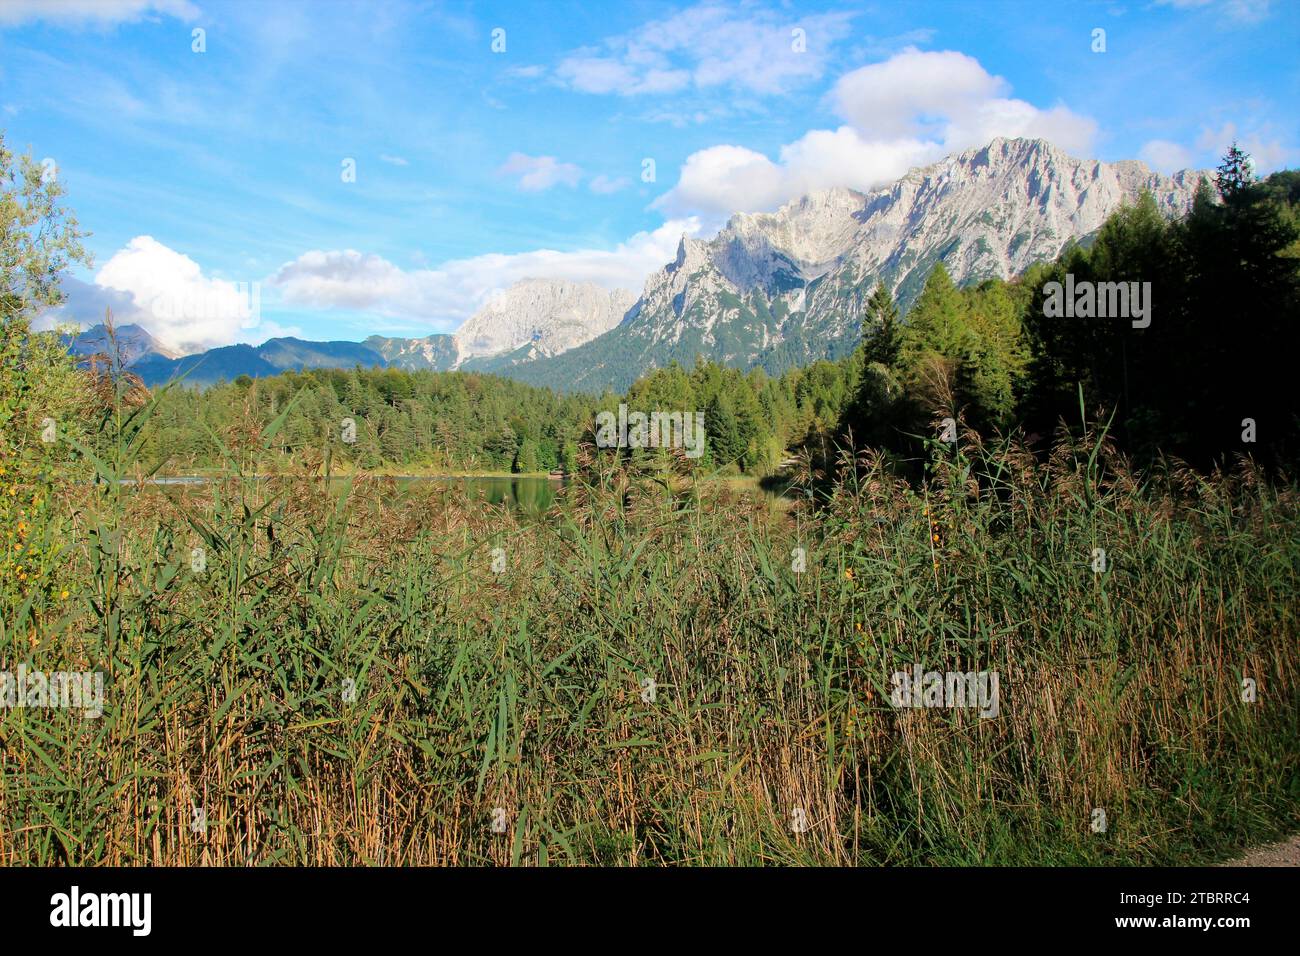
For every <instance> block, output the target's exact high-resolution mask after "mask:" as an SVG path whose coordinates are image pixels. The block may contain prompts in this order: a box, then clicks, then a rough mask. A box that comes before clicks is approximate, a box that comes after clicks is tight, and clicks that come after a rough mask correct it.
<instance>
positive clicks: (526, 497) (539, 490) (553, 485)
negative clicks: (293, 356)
mask: <svg viewBox="0 0 1300 956" xmlns="http://www.w3.org/2000/svg"><path fill="white" fill-rule="evenodd" d="M392 477H393V481H394V482H395V483H396V485H397V489H398V494H401V493H402V490H403V489H407V488H410V489H415V488H419V487H421V486H428V485H429V484H430V483H432V482H437V483H439V484H444V485H449V486H452V487H459V488H460V489H462V490H463V491H464V493H465V497H466V498H467V499H469V500H471V501H482V502H485V503H487V504H493V505H508V506H510V507H514V508H518V509H519V510H520V511H526V512H529V513H536V512H543V511H545V510H546V509H547V508H549V507H550V506H551V503H552V502H554V501H555V496H556V494H557V492H559V490H560V489H561V488H562V487H563V486H564V482H563V481H561V480H553V479H550V478H488V477H473V478H464V477H458V476H429V477H426V476H417V475H394V476H392ZM210 480H212V479H209V478H201V477H192V476H178V477H171V478H154V479H152V480H151V481H148V482H146V484H147V485H150V486H157V487H159V488H161V489H166V488H172V487H176V486H186V485H202V484H205V483H207V482H208V481H210ZM347 480H348V479H347V478H346V477H335V478H334V479H333V481H334V482H335V483H337V484H339V485H341V484H342V483H343V482H345V481H347ZM123 484H125V485H133V484H135V482H134V481H131V480H127V481H124V482H123ZM756 487H757V486H756ZM758 493H760V494H762V495H764V496H766V497H780V496H781V494H782V492H781V490H779V489H776V488H762V489H759V490H758Z"/></svg>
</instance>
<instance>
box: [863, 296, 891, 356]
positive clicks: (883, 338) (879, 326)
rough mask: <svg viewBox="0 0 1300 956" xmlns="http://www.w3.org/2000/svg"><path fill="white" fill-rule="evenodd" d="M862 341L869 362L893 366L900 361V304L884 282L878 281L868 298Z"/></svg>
mask: <svg viewBox="0 0 1300 956" xmlns="http://www.w3.org/2000/svg"><path fill="white" fill-rule="evenodd" d="M862 342H863V346H864V348H865V357H866V361H867V362H868V363H871V362H879V363H880V364H881V365H884V366H885V367H887V368H892V367H893V366H894V364H895V363H896V362H897V361H898V349H899V335H898V306H897V305H895V304H894V297H893V296H892V295H890V293H889V289H888V288H886V287H885V283H884V282H877V283H876V288H875V291H873V292H872V293H871V298H869V299H868V300H867V320H866V321H865V322H863V323H862Z"/></svg>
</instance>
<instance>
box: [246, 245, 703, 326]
mask: <svg viewBox="0 0 1300 956" xmlns="http://www.w3.org/2000/svg"><path fill="white" fill-rule="evenodd" d="M698 232H699V222H698V221H695V220H674V221H670V222H667V223H664V225H662V226H660V227H659V228H658V229H656V230H654V231H653V232H639V233H637V234H636V235H634V236H633V237H632V238H630V239H628V240H627V241H626V242H622V243H620V244H619V245H618V246H617V247H615V248H613V249H583V250H578V251H574V252H559V251H556V250H553V249H538V250H535V251H533V252H524V253H519V254H516V255H505V254H499V253H491V254H488V255H482V256H475V257H473V258H470V259H457V260H452V261H450V262H446V263H443V265H441V266H440V267H438V268H436V269H413V270H404V269H401V268H399V267H398V266H396V265H394V264H393V263H391V262H389V261H388V260H386V259H383V258H381V257H380V256H376V255H366V254H363V253H361V252H357V251H356V250H353V249H346V250H341V251H330V252H323V251H313V252H307V253H304V254H303V255H301V256H299V257H298V258H297V259H295V260H294V261H292V262H288V263H285V264H284V265H283V266H281V267H280V269H279V270H278V271H277V272H276V273H275V275H273V276H272V277H271V278H270V279H268V280H267V283H268V285H270V286H273V287H274V288H276V289H277V290H278V291H279V292H280V294H281V297H282V300H283V301H284V302H285V303H287V304H295V305H301V306H310V307H314V308H324V309H346V310H353V311H368V312H373V313H376V314H378V315H381V316H385V317H389V318H399V319H407V320H412V319H413V320H416V321H418V322H420V323H422V324H423V325H424V326H425V327H428V328H429V329H430V331H451V330H453V329H454V328H455V327H456V326H458V325H459V324H460V323H461V322H463V321H464V320H465V319H467V318H469V317H470V316H471V315H473V313H474V312H475V311H476V310H477V309H478V307H479V306H481V305H482V304H483V303H484V302H485V301H486V300H487V299H488V298H489V297H491V296H492V295H493V294H495V293H497V292H499V291H501V290H503V289H504V288H506V287H507V286H509V285H511V284H512V283H514V282H517V281H519V280H520V279H526V278H536V277H540V278H548V279H569V280H572V281H575V282H595V283H597V284H599V285H602V286H604V287H605V288H608V289H615V288H622V289H629V290H631V291H633V292H635V293H640V291H641V287H642V285H643V284H644V283H645V279H646V276H648V275H649V274H650V273H651V272H653V271H655V270H656V269H659V268H660V267H662V266H663V265H664V264H665V263H667V262H670V261H671V260H672V258H673V256H674V255H676V252H677V243H678V242H679V240H680V239H681V237H682V235H683V234H685V235H691V236H693V235H696V234H697V233H698Z"/></svg>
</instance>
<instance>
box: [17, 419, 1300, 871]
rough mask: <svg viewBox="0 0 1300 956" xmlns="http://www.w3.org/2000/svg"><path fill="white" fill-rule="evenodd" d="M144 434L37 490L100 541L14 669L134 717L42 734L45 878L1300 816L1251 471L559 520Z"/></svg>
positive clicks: (54, 592) (41, 545) (709, 499)
mask: <svg viewBox="0 0 1300 956" xmlns="http://www.w3.org/2000/svg"><path fill="white" fill-rule="evenodd" d="M131 440H132V433H129V432H128V433H127V434H126V435H125V437H124V438H123V439H122V443H123V448H122V449H121V450H120V453H119V454H117V456H116V457H114V458H113V459H111V460H110V459H108V458H106V457H103V456H100V457H95V456H94V455H92V454H91V453H90V451H89V450H85V451H86V454H87V456H88V460H89V459H91V458H93V460H94V464H95V468H96V470H97V471H98V472H99V475H100V477H101V478H103V479H104V480H105V482H104V483H100V484H98V485H89V484H73V483H69V482H67V481H59V480H57V479H49V480H48V481H47V483H46V484H45V485H40V484H39V483H35V482H33V483H25V484H19V483H15V484H14V485H13V487H15V488H16V489H17V490H16V491H15V493H14V495H13V497H15V498H16V499H18V500H26V499H28V498H32V499H35V498H37V497H39V496H41V495H48V496H49V498H50V500H49V502H48V503H47V504H45V505H43V506H42V509H41V514H42V515H43V516H44V517H43V518H42V519H41V523H39V525H38V526H33V527H32V528H31V529H30V530H29V531H28V533H27V536H26V537H25V538H24V539H23V541H22V543H21V546H20V547H19V548H18V549H17V550H16V552H15V553H17V554H19V555H21V554H26V553H27V551H28V550H30V551H31V552H32V553H33V554H36V553H38V552H40V553H46V554H57V556H58V557H57V560H54V561H52V562H47V564H49V568H48V571H47V573H48V575H49V576H50V577H49V580H51V581H55V582H56V583H54V584H53V585H51V586H50V587H46V588H44V590H41V589H39V588H37V589H34V590H33V589H30V588H28V589H24V588H23V587H20V586H17V585H16V584H15V583H14V582H13V581H12V580H9V581H8V582H7V583H4V584H3V585H2V589H0V594H3V595H4V596H5V597H4V601H5V606H4V607H3V612H4V613H3V621H2V622H0V624H2V625H3V633H2V634H0V668H3V669H7V670H10V671H12V670H14V669H15V668H16V666H17V665H18V664H20V663H21V664H24V665H25V666H26V668H27V669H28V670H29V671H30V670H34V669H36V670H43V671H46V672H49V671H57V670H97V671H100V672H102V673H103V675H104V682H105V698H104V708H103V714H102V716H100V717H98V718H93V717H87V716H83V715H82V714H80V713H78V712H76V711H75V710H58V709H39V708H34V707H27V708H24V707H13V708H3V709H0V761H2V771H3V773H2V778H0V780H2V782H0V862H3V863H4V864H6V865H51V864H76V865H85V864H108V865H146V864H149V865H196V864H205V865H220V866H235V865H239V866H243V865H272V864H294V865H312V864H317V865H348V866H356V865H458V864H470V865H484V864H489V865H508V864H526V865H537V864H540V865H556V864H560V865H592V864H595V865H656V864H693V865H756V864H825V865H900V864H959V865H960V864H1149V863H1169V862H1188V861H1198V860H1208V859H1212V858H1216V857H1220V856H1223V855H1225V854H1227V853H1228V852H1230V850H1231V849H1232V848H1234V847H1237V846H1240V845H1241V844H1242V843H1244V842H1246V841H1248V840H1254V839H1266V838H1269V837H1271V836H1274V835H1276V834H1278V833H1280V832H1282V831H1283V830H1285V829H1287V828H1288V827H1294V826H1295V825H1296V823H1297V821H1298V820H1300V716H1298V714H1300V707H1297V703H1298V702H1300V695H1298V694H1297V680H1296V678H1297V665H1298V663H1300V640H1298V637H1300V627H1298V623H1297V609H1296V600H1295V597H1296V594H1297V593H1298V591H1297V584H1298V580H1297V578H1298V575H1300V492H1297V489H1296V487H1295V486H1294V485H1293V484H1291V483H1289V482H1288V481H1286V480H1279V479H1274V480H1268V479H1266V478H1265V477H1264V476H1262V475H1261V474H1259V473H1258V472H1257V471H1256V470H1255V469H1254V468H1253V467H1252V466H1251V465H1250V464H1249V463H1243V464H1242V466H1241V467H1240V468H1238V469H1237V470H1235V471H1234V472H1232V473H1230V474H1229V473H1219V474H1215V475H1212V476H1201V475H1197V474H1195V473H1192V472H1190V471H1186V470H1180V469H1178V468H1176V467H1173V466H1170V467H1169V468H1166V469H1164V470H1163V471H1161V472H1160V473H1158V474H1156V475H1152V476H1146V477H1143V478H1140V479H1139V478H1138V477H1135V476H1134V475H1132V474H1131V473H1130V472H1129V471H1128V469H1127V468H1126V466H1125V464H1124V462H1123V460H1122V459H1121V458H1120V457H1119V456H1118V455H1117V454H1116V453H1115V452H1114V450H1113V449H1112V448H1111V447H1110V446H1109V444H1108V443H1107V441H1106V439H1105V436H1104V435H1099V434H1088V435H1083V436H1078V437H1076V438H1071V437H1069V436H1065V435H1063V436H1061V438H1060V439H1059V441H1058V443H1057V446H1056V449H1055V451H1054V453H1053V454H1052V455H1051V457H1050V459H1048V460H1046V461H1040V460H1038V459H1036V458H1035V457H1034V456H1033V455H1031V454H1029V453H1028V452H1027V451H1026V450H1025V449H1023V448H1021V447H1019V446H1017V445H1015V444H1014V443H1012V442H999V443H997V444H996V445H992V446H989V447H985V446H984V445H982V444H981V443H980V441H979V439H978V438H977V437H976V436H974V435H967V436H964V438H963V441H962V443H961V444H960V446H959V449H958V450H957V451H956V452H951V451H946V450H942V449H936V450H935V451H934V457H933V460H932V462H931V466H930V469H929V472H928V474H927V477H926V479H925V481H924V482H920V483H916V482H913V483H909V482H905V481H903V480H901V479H900V478H897V477H894V476H893V475H892V474H891V473H890V470H889V469H888V468H886V467H885V465H884V464H883V463H882V462H880V461H878V460H876V459H875V458H874V457H872V456H871V455H863V456H861V457H859V458H857V459H846V460H845V461H844V462H843V463H842V464H843V466H844V467H843V468H842V469H841V470H840V471H839V472H838V474H839V478H838V479H837V480H836V481H835V482H834V483H831V484H821V485H817V486H816V487H814V486H812V485H810V486H809V489H810V491H811V492H812V493H811V494H810V495H809V496H807V497H804V496H798V497H797V500H796V502H795V503H794V504H793V505H792V506H791V507H789V508H786V509H773V508H771V507H770V506H769V505H767V504H766V503H764V502H763V501H762V500H761V499H759V498H756V497H754V496H751V495H745V494H738V493H734V492H732V491H730V490H728V489H726V488H725V487H723V486H721V485H720V484H719V483H710V482H696V481H693V480H691V479H690V478H689V477H685V476H681V475H675V474H672V473H667V474H665V473H662V472H661V473H643V472H641V471H639V470H638V469H637V468H635V467H632V466H629V465H627V464H626V463H620V462H615V461H613V460H611V459H609V458H597V457H595V455H594V453H593V456H592V460H591V463H590V467H589V468H588V470H587V473H586V476H585V478H584V480H581V481H575V482H571V483H570V484H568V485H567V486H566V487H565V489H564V490H563V491H562V492H561V493H560V495H559V497H558V498H557V501H556V504H555V506H554V507H553V508H552V510H551V511H550V512H549V513H547V514H545V515H527V514H522V513H520V512H517V511H512V510H509V509H505V508H500V507H490V506H480V505H475V504H471V503H468V502H466V501H465V500H464V498H463V497H462V496H461V495H460V493H459V492H458V490H457V489H455V488H447V487H438V486H431V487H423V488H415V489H412V488H405V489H400V490H399V489H398V487H397V486H396V485H395V484H394V483H393V482H392V481H391V480H389V479H372V478H366V477H357V478H354V479H353V480H351V481H350V482H349V483H347V484H345V485H344V486H343V487H342V488H340V487H338V485H337V484H331V483H330V482H329V481H326V480H323V479H322V477H320V475H319V474H316V475H314V476H310V477H294V476H291V475H285V476H279V477H273V478H269V479H267V478H262V477H260V476H259V477H258V479H257V480H253V479H252V477H251V475H250V474H249V473H248V471H247V467H246V463H244V462H243V460H242V459H241V461H240V462H239V463H234V464H232V477H231V478H230V479H229V480H226V481H223V482H218V483H214V484H210V485H205V486H201V487H182V488H172V489H167V490H165V491H164V490H159V489H156V488H155V489H149V488H131V487H123V486H121V485H118V484H117V483H116V481H117V479H118V478H120V477H122V476H124V475H125V474H127V473H128V472H129V469H130V468H131V467H134V466H133V463H132V460H131V453H130V452H131V449H130V443H131ZM319 470H320V469H317V471H318V472H319ZM38 539H39V540H38ZM196 548H202V549H203V552H202V553H203V556H204V565H205V566H204V569H203V570H202V571H201V572H200V571H195V570H194V569H193V568H194V562H193V560H192V558H193V555H194V549H196ZM799 548H801V549H803V550H804V553H805V555H806V563H805V565H804V569H803V570H802V571H797V570H795V566H796V565H797V564H798V562H797V561H796V560H795V549H799ZM1099 548H1101V549H1104V550H1105V552H1106V558H1107V565H1106V570H1105V571H1101V572H1099V571H1097V570H1094V556H1095V554H1094V549H1099ZM42 549H43V550H42ZM494 549H499V550H494ZM11 563H12V562H11ZM65 590H66V591H67V592H68V595H67V597H63V596H62V593H63V591H65ZM914 664H920V665H921V666H922V667H923V669H925V670H938V671H948V670H956V671H981V670H983V671H996V672H997V673H998V674H999V677H1000V685H999V686H1000V701H999V710H998V714H997V716H996V717H990V718H987V719H985V718H981V717H980V716H979V715H978V713H977V712H976V711H975V710H971V709H960V708H955V709H944V708H922V709H900V708H896V707H894V706H892V705H891V700H890V695H891V675H892V674H893V673H894V672H896V671H902V670H910V669H911V668H912V667H913V665H914ZM1245 679H1250V680H1252V681H1254V682H1255V685H1256V687H1257V694H1258V696H1257V698H1256V699H1255V700H1254V701H1246V700H1243V680H1245ZM651 681H652V682H653V685H651V684H650V683H649V682H651ZM652 689H653V692H652ZM1098 809H1101V810H1103V811H1104V813H1105V820H1106V826H1105V828H1104V830H1100V829H1097V828H1096V826H1095V824H1096V820H1097V816H1096V812H1095V811H1096V810H1098Z"/></svg>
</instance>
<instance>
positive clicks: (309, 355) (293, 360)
mask: <svg viewBox="0 0 1300 956" xmlns="http://www.w3.org/2000/svg"><path fill="white" fill-rule="evenodd" d="M67 341H68V350H69V351H70V352H72V354H74V355H78V356H87V357H88V356H91V355H94V354H97V353H100V354H105V355H110V356H111V355H112V353H113V351H114V346H115V347H116V352H117V354H119V355H120V356H121V359H122V363H123V365H124V366H125V367H126V368H127V369H129V370H130V371H132V372H134V373H135V374H136V375H139V376H140V378H141V379H142V380H143V381H144V383H145V384H146V385H148V386H151V387H152V386H155V385H163V384H165V383H167V382H169V381H171V380H172V379H180V378H183V384H184V385H186V386H191V387H198V386H206V385H215V384H216V383H218V382H222V381H226V382H230V381H234V380H235V379H236V378H238V377H239V376H241V375H248V376H250V377H252V378H259V377H262V376H268V375H277V374H279V373H280V372H285V371H289V370H290V369H292V370H295V371H302V370H303V369H311V368H353V367H355V366H358V365H360V366H362V367H363V368H386V367H387V365H388V363H387V362H386V361H385V360H384V357H383V356H382V355H380V354H379V353H378V352H377V351H375V350H374V349H372V348H369V347H367V346H365V345H362V344H361V343H359V342H307V341H304V340H303V339H296V338H290V337H285V338H278V339H268V340H267V341H265V342H263V343H262V344H261V345H226V346H222V347H221V348H215V349H209V350H208V351H206V352H199V353H196V354H194V355H184V356H181V357H179V358H177V357H175V356H173V355H171V354H169V353H168V352H166V351H165V350H164V349H163V348H162V347H161V346H160V345H159V344H158V343H157V342H156V341H155V340H154V339H153V338H152V337H151V336H150V335H149V333H148V332H146V331H145V330H144V329H142V328H140V327H139V326H138V325H124V326H121V327H120V328H118V329H116V330H115V331H114V336H113V341H112V342H110V340H109V336H108V334H107V330H106V329H105V328H104V326H102V325H97V326H94V327H93V328H90V329H87V330H86V331H85V332H82V333H81V334H80V335H78V336H76V337H75V338H72V339H68V340H67Z"/></svg>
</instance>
